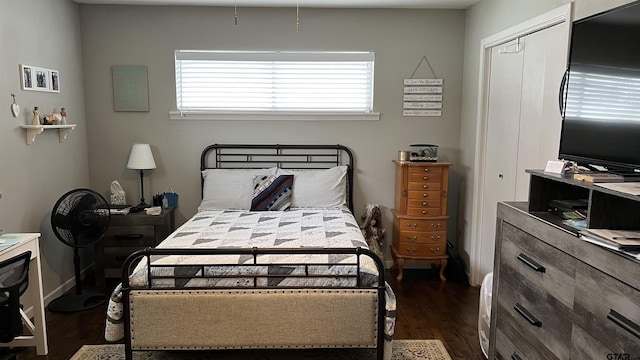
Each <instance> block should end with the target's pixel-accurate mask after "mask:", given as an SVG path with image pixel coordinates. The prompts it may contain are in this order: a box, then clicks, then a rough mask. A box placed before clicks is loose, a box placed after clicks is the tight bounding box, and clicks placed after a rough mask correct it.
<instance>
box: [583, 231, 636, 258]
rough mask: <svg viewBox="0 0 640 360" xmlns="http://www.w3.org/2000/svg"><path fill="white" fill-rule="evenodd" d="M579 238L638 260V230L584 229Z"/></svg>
mask: <svg viewBox="0 0 640 360" xmlns="http://www.w3.org/2000/svg"><path fill="white" fill-rule="evenodd" d="M580 239H582V240H584V241H587V242H590V243H592V244H596V245H599V246H602V247H604V248H607V249H611V250H615V251H619V252H621V253H623V254H626V255H628V256H631V257H633V258H635V259H637V260H640V231H635V230H609V229H585V230H583V231H580Z"/></svg>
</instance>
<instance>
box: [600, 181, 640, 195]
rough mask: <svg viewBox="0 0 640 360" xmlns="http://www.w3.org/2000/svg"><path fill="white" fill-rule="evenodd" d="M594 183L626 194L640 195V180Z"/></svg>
mask: <svg viewBox="0 0 640 360" xmlns="http://www.w3.org/2000/svg"><path fill="white" fill-rule="evenodd" d="M594 185H596V186H601V187H603V188H607V189H610V190H615V191H620V192H622V193H625V194H631V195H640V182H618V183H595V184H594Z"/></svg>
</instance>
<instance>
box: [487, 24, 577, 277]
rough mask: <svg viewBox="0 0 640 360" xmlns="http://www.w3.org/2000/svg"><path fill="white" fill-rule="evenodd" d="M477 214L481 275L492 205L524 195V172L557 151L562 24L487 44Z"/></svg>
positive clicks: (490, 240) (491, 235) (491, 238)
mask: <svg viewBox="0 0 640 360" xmlns="http://www.w3.org/2000/svg"><path fill="white" fill-rule="evenodd" d="M491 50H492V51H491V66H490V69H491V70H490V71H491V73H490V78H489V98H488V113H487V119H488V122H487V140H486V153H485V171H484V189H483V197H482V214H481V229H482V230H481V236H482V239H481V244H482V246H481V248H480V251H481V258H482V262H481V264H480V272H481V275H482V276H484V275H485V274H487V273H489V272H491V271H493V254H494V244H495V219H496V207H497V203H498V202H499V201H514V200H517V201H526V200H527V199H528V193H529V174H526V173H525V169H532V168H537V169H540V168H544V166H545V165H546V162H547V161H548V160H554V159H557V157H558V145H559V139H560V126H561V118H560V112H559V110H558V100H557V99H558V89H559V86H560V81H561V79H562V74H563V73H564V70H565V66H566V59H567V34H566V28H564V27H563V26H562V25H555V26H552V27H549V28H545V29H543V30H540V31H537V32H534V33H532V34H529V35H527V36H524V37H520V38H519V39H516V40H513V41H511V42H509V43H505V44H501V45H497V46H495V47H493V48H492V49H491Z"/></svg>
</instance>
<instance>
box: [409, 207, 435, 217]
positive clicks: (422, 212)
mask: <svg viewBox="0 0 640 360" xmlns="http://www.w3.org/2000/svg"><path fill="white" fill-rule="evenodd" d="M407 215H409V216H438V215H442V211H441V210H440V208H439V207H437V208H420V209H416V208H407Z"/></svg>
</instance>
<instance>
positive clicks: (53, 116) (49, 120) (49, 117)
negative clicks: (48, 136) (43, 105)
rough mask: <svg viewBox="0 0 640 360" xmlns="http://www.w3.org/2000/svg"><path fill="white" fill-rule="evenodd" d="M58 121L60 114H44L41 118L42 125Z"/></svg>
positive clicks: (53, 123) (55, 123)
mask: <svg viewBox="0 0 640 360" xmlns="http://www.w3.org/2000/svg"><path fill="white" fill-rule="evenodd" d="M59 122H60V114H51V115H45V117H43V118H42V125H57V124H59Z"/></svg>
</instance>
